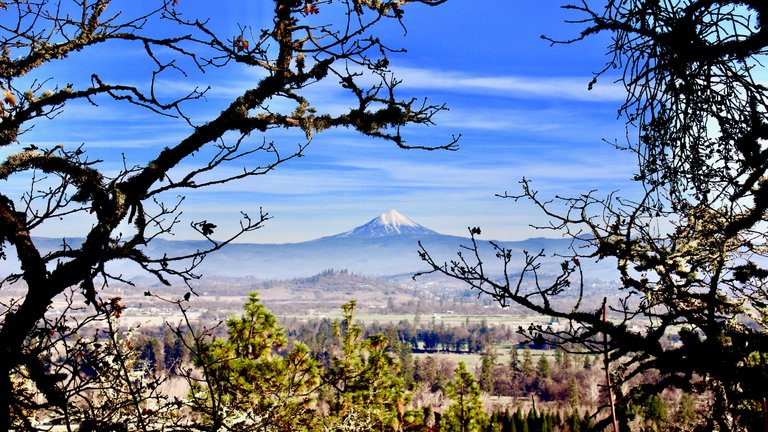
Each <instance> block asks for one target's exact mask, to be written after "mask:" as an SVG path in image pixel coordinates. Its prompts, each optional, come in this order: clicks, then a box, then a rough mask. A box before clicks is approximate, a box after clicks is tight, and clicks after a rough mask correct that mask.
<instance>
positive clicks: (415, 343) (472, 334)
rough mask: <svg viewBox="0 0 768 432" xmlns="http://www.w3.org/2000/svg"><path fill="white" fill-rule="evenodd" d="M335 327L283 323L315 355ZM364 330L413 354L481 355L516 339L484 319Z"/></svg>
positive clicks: (509, 331)
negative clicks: (382, 337)
mask: <svg viewBox="0 0 768 432" xmlns="http://www.w3.org/2000/svg"><path fill="white" fill-rule="evenodd" d="M332 324H333V321H332V320H329V319H327V318H324V319H320V320H312V321H304V320H287V321H285V323H284V325H285V327H286V334H287V335H288V336H289V337H291V338H295V339H297V340H300V341H302V342H304V343H306V344H307V345H308V346H310V347H312V348H313V351H316V352H323V351H325V349H324V347H325V346H326V345H327V343H328V341H331V340H332V339H333V337H332V336H333V334H332V333H333V332H332ZM364 329H365V333H366V334H367V335H371V334H387V335H390V336H393V337H392V339H397V341H399V342H400V343H402V344H408V345H409V346H410V350H411V352H413V353H439V352H445V353H462V354H463V353H481V352H483V351H484V350H485V349H486V348H487V347H489V346H491V345H497V344H501V343H505V342H511V341H514V340H515V332H514V330H513V329H512V328H511V327H510V326H508V325H494V326H489V325H488V322H487V321H486V320H485V319H483V320H482V321H481V322H469V321H465V322H463V323H461V324H460V325H446V324H445V323H444V322H439V323H438V322H437V321H436V320H431V321H430V322H428V323H423V322H420V320H414V321H407V320H401V321H400V322H398V323H397V324H381V323H378V322H375V323H371V324H366V325H364ZM393 331H394V333H393Z"/></svg>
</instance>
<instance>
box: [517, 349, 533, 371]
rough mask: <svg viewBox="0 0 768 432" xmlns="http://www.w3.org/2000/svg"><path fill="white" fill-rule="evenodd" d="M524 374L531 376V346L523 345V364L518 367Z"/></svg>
mask: <svg viewBox="0 0 768 432" xmlns="http://www.w3.org/2000/svg"><path fill="white" fill-rule="evenodd" d="M520 369H521V371H522V372H523V375H525V376H533V373H534V369H533V354H531V348H530V347H525V348H524V349H523V365H522V367H521V368H520Z"/></svg>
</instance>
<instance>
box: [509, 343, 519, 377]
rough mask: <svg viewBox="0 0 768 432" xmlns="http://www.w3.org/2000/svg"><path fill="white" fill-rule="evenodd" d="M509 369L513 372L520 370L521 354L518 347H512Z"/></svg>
mask: <svg viewBox="0 0 768 432" xmlns="http://www.w3.org/2000/svg"><path fill="white" fill-rule="evenodd" d="M509 368H510V369H512V371H513V372H518V371H519V370H520V352H519V350H518V349H517V345H512V348H510V349H509Z"/></svg>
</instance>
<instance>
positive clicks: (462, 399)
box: [440, 362, 488, 432]
mask: <svg viewBox="0 0 768 432" xmlns="http://www.w3.org/2000/svg"><path fill="white" fill-rule="evenodd" d="M454 373H455V375H456V378H455V379H454V380H453V381H451V382H450V383H449V384H448V389H447V394H448V398H449V399H451V400H452V401H453V403H452V404H451V405H450V406H449V407H448V408H447V409H446V410H445V411H444V412H443V418H442V421H441V423H440V430H442V431H446V432H480V431H483V430H484V429H485V428H486V426H487V425H488V415H487V414H486V413H485V410H484V409H483V403H482V401H481V400H480V386H478V384H477V382H476V381H475V377H473V376H472V374H471V373H470V372H469V371H468V370H467V366H466V365H465V364H464V362H459V366H458V367H457V368H456V370H455V371H454Z"/></svg>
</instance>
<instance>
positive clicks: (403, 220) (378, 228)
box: [339, 210, 437, 237]
mask: <svg viewBox="0 0 768 432" xmlns="http://www.w3.org/2000/svg"><path fill="white" fill-rule="evenodd" d="M410 234H420V235H434V234H437V233H436V232H435V231H432V230H431V229H428V228H425V227H423V226H421V225H419V224H417V223H416V222H414V221H412V220H410V219H408V218H407V217H405V216H403V215H401V214H400V213H398V212H397V210H390V211H389V212H387V213H383V214H381V215H380V216H379V217H377V218H374V219H371V220H370V221H369V222H368V223H367V224H365V225H361V226H359V227H357V228H355V229H353V230H352V231H347V232H345V233H343V234H340V235H339V236H343V237H386V236H396V235H410Z"/></svg>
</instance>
